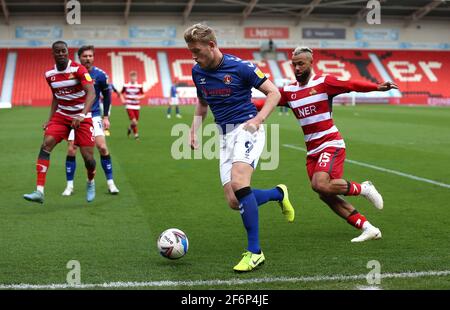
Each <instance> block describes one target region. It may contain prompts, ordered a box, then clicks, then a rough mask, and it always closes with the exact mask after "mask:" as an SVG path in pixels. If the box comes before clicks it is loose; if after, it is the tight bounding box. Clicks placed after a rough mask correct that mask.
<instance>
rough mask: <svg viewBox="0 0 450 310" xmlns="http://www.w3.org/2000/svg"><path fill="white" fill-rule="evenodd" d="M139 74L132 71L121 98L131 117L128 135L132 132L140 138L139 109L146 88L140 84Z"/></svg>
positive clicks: (137, 138)
mask: <svg viewBox="0 0 450 310" xmlns="http://www.w3.org/2000/svg"><path fill="white" fill-rule="evenodd" d="M137 81H138V75H137V72H136V71H131V72H130V82H128V83H126V84H125V85H124V86H123V88H122V92H121V97H120V99H121V100H122V103H123V104H125V107H126V109H127V113H128V117H129V119H130V126H129V127H128V130H127V135H128V136H130V134H131V132H133V134H134V138H135V139H136V140H139V133H138V127H137V126H138V121H139V111H140V109H141V105H140V104H141V99H142V98H144V97H145V95H144V88H143V86H142V84H138V82H137Z"/></svg>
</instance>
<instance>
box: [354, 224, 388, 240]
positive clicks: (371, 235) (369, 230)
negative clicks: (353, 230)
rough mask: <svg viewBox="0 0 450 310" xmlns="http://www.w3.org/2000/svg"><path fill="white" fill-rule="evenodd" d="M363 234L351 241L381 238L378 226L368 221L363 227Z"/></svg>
mask: <svg viewBox="0 0 450 310" xmlns="http://www.w3.org/2000/svg"><path fill="white" fill-rule="evenodd" d="M362 231H363V232H362V234H361V235H359V236H358V237H356V238H353V239H352V240H351V242H364V241H367V240H377V239H381V231H380V229H378V228H377V227H375V226H373V225H372V224H370V223H369V222H368V221H366V222H365V223H364V225H363V227H362Z"/></svg>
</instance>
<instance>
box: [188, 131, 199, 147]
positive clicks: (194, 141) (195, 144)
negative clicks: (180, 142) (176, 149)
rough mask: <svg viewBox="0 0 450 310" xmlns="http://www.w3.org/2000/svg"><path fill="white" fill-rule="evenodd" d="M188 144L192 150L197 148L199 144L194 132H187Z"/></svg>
mask: <svg viewBox="0 0 450 310" xmlns="http://www.w3.org/2000/svg"><path fill="white" fill-rule="evenodd" d="M189 144H190V145H191V149H193V150H197V149H198V147H199V145H198V140H197V135H196V134H195V133H194V134H193V133H191V132H190V133H189Z"/></svg>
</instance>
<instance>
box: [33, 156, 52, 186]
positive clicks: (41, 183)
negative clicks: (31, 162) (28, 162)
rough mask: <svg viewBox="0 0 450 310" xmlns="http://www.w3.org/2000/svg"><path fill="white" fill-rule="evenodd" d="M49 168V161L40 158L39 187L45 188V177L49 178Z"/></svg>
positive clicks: (37, 165)
mask: <svg viewBox="0 0 450 310" xmlns="http://www.w3.org/2000/svg"><path fill="white" fill-rule="evenodd" d="M49 166H50V160H49V159H41V158H38V160H37V162H36V172H37V181H36V185H37V186H45V177H46V176H47V170H48V167H49Z"/></svg>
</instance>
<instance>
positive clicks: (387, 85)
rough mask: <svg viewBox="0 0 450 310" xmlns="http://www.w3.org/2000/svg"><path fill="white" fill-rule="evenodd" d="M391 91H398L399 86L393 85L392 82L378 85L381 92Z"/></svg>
mask: <svg viewBox="0 0 450 310" xmlns="http://www.w3.org/2000/svg"><path fill="white" fill-rule="evenodd" d="M390 89H398V86H397V84H395V83H393V82H391V81H387V82H384V83H381V84H379V85H378V90H379V91H387V90H390Z"/></svg>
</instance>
